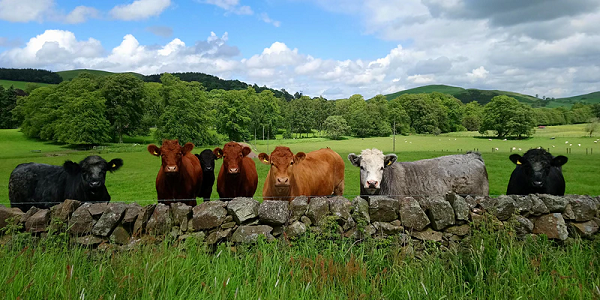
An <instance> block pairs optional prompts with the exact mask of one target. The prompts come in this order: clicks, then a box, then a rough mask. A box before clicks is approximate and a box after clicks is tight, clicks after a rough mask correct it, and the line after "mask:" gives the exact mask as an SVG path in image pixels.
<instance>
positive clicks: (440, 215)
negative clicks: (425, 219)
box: [427, 197, 455, 230]
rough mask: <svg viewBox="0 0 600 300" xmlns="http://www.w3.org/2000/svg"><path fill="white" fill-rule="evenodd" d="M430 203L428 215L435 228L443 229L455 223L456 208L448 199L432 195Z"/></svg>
mask: <svg viewBox="0 0 600 300" xmlns="http://www.w3.org/2000/svg"><path fill="white" fill-rule="evenodd" d="M429 205H430V207H429V210H428V211H427V216H429V221H431V227H432V228H433V229H435V230H442V229H444V228H446V227H448V226H450V225H454V223H455V222H454V210H453V209H452V206H451V205H450V203H449V202H448V201H446V200H445V199H443V198H440V197H431V198H430V199H429Z"/></svg>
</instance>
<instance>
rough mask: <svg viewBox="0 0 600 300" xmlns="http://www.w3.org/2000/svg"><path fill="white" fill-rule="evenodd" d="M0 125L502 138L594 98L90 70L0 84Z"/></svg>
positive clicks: (239, 137) (204, 141)
mask: <svg viewBox="0 0 600 300" xmlns="http://www.w3.org/2000/svg"><path fill="white" fill-rule="evenodd" d="M0 101H2V102H0V103H1V105H2V106H1V107H0V108H1V109H2V110H0V113H1V114H0V118H1V119H0V125H2V128H15V127H20V128H21V131H22V132H23V133H24V134H25V135H26V136H28V137H32V138H39V139H42V140H49V141H57V142H63V143H69V144H101V143H107V142H122V141H123V136H136V135H145V134H149V133H150V128H156V130H154V133H153V134H154V138H155V139H156V140H157V141H158V142H160V141H161V140H162V139H174V138H177V139H179V140H180V141H182V142H193V143H195V144H198V145H213V144H219V143H221V142H223V141H228V140H235V141H248V140H252V139H273V138H275V136H276V135H277V134H282V135H283V137H284V138H301V137H306V136H314V135H315V134H320V135H325V136H328V137H330V138H332V139H339V138H342V137H343V136H355V137H374V136H389V135H390V134H392V133H396V134H403V135H408V134H423V133H427V134H440V133H446V132H454V131H464V130H470V131H479V132H480V133H482V134H487V133H488V132H492V133H493V134H494V135H496V136H497V137H500V138H505V137H517V138H520V137H526V136H530V135H531V134H532V133H533V132H534V129H535V126H537V125H563V124H573V123H586V122H589V121H590V119H592V118H593V117H599V116H600V105H598V104H596V105H584V104H575V105H573V107H572V108H570V109H567V108H562V107H559V108H532V107H531V106H529V105H526V104H523V103H520V102H519V101H517V100H516V99H514V98H512V97H508V96H504V95H503V96H496V97H494V98H492V99H491V101H490V102H489V103H488V104H486V105H485V106H482V105H481V104H479V103H478V102H476V101H473V102H470V103H467V104H463V103H462V102H461V101H460V100H458V99H457V98H455V97H453V96H451V95H447V94H442V93H437V92H434V93H427V94H404V95H401V96H399V97H397V98H395V99H393V100H390V101H388V100H386V98H385V96H383V95H377V96H375V97H373V98H371V99H368V100H365V99H364V98H363V96H361V95H359V94H356V95H352V96H351V97H349V98H347V99H340V100H326V99H325V98H322V97H314V98H311V97H308V96H305V95H302V94H300V93H296V94H295V95H294V96H292V97H291V99H288V98H286V97H284V96H277V95H276V94H275V93H274V92H273V91H272V90H270V89H262V90H261V89H256V88H255V87H253V86H248V87H247V88H245V89H240V90H224V89H212V90H210V91H209V90H208V89H207V88H206V87H204V85H203V84H201V83H199V82H195V81H191V82H187V81H184V80H182V79H180V78H179V77H177V76H174V75H172V74H169V73H165V74H162V75H161V76H160V82H144V81H143V80H141V79H140V78H138V77H136V76H135V75H132V74H114V75H110V76H105V77H101V76H94V75H92V74H89V73H82V74H80V75H79V76H78V77H77V78H74V79H73V80H71V81H65V82H61V83H60V84H58V85H53V86H44V87H38V88H36V89H34V90H33V91H31V93H30V94H29V95H28V96H25V97H19V96H16V95H14V90H13V91H11V89H6V90H5V89H0Z"/></svg>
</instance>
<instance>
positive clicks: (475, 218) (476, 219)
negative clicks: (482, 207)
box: [471, 212, 485, 227]
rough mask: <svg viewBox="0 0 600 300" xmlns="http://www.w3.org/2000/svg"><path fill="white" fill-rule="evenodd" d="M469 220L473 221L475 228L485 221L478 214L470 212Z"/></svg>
mask: <svg viewBox="0 0 600 300" xmlns="http://www.w3.org/2000/svg"><path fill="white" fill-rule="evenodd" d="M471 220H472V221H473V225H474V226H475V227H479V226H481V225H482V224H483V222H484V221H485V217H484V216H483V215H480V214H478V213H474V212H472V213H471Z"/></svg>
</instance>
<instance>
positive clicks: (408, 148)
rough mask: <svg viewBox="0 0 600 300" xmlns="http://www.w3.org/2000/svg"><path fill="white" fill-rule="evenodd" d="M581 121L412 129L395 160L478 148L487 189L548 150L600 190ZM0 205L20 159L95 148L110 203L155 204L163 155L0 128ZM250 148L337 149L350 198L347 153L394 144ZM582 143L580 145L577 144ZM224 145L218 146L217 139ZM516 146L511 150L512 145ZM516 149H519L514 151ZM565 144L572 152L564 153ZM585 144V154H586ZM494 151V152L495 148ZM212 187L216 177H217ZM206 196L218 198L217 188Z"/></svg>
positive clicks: (352, 174)
mask: <svg viewBox="0 0 600 300" xmlns="http://www.w3.org/2000/svg"><path fill="white" fill-rule="evenodd" d="M583 128H584V125H567V126H554V127H551V126H549V127H546V128H545V129H538V130H537V132H536V134H535V136H534V137H532V138H530V139H525V140H500V139H491V140H490V138H488V137H482V136H481V135H479V134H478V133H474V132H459V133H451V134H444V135H440V136H430V135H415V136H412V135H411V136H396V152H395V153H396V154H397V155H398V160H399V161H415V160H419V159H425V158H433V157H437V156H442V155H448V154H456V153H464V152H466V151H467V150H478V151H480V152H481V153H482V156H483V159H484V161H485V163H486V167H487V171H488V176H489V181H490V194H492V195H500V194H505V193H506V186H507V184H508V179H509V177H510V173H511V172H512V170H513V169H514V165H513V164H512V163H511V162H510V160H509V159H508V156H509V155H510V154H511V153H520V154H522V153H523V152H525V151H526V150H527V149H530V148H533V147H543V148H546V149H549V150H550V152H551V153H552V154H554V155H566V156H567V157H569V162H568V163H567V164H566V165H565V166H564V167H563V174H564V176H565V180H566V183H567V187H566V193H567V194H590V195H599V194H600V185H598V184H597V180H598V175H597V174H600V147H599V146H598V143H594V141H597V140H598V138H597V137H592V138H589V137H586V136H585V132H584V131H583ZM0 140H2V141H3V142H2V143H1V144H0V162H1V163H0V204H5V205H7V204H8V179H9V176H10V173H11V172H12V170H13V169H14V168H15V167H16V166H17V165H18V164H20V163H25V162H38V163H47V164H54V165H60V164H62V163H63V162H64V161H65V160H73V161H77V162H79V161H80V160H82V159H83V158H85V157H86V156H88V155H92V154H99V155H100V156H102V157H103V158H104V159H107V160H110V159H113V158H121V159H123V161H124V165H123V167H122V168H121V169H120V170H118V171H116V172H115V173H112V174H107V176H106V186H107V188H108V191H109V193H110V194H111V196H112V199H113V201H121V202H137V203H139V204H141V205H145V204H148V203H156V190H155V187H154V182H155V179H156V174H157V173H158V168H159V166H160V159H159V158H157V157H154V156H152V155H150V154H149V153H148V152H147V150H146V146H147V145H148V144H149V143H152V138H151V137H136V138H130V139H127V140H126V143H123V144H108V145H104V146H99V147H96V149H90V150H81V149H80V147H79V148H78V147H69V146H65V145H60V144H56V143H51V142H41V141H36V140H31V139H27V138H25V137H24V136H23V135H22V134H21V133H20V132H19V131H18V130H10V129H7V130H0ZM250 143H251V144H252V146H253V151H254V152H256V153H257V154H258V153H260V152H268V153H270V152H271V151H273V149H274V147H275V146H276V145H285V146H288V147H290V148H291V149H292V151H293V152H294V153H296V152H299V151H304V152H310V151H312V150H316V149H320V148H324V147H330V148H331V149H333V150H334V151H336V152H337V153H339V154H340V156H342V158H343V159H344V161H345V163H346V170H345V180H346V184H345V191H344V195H345V196H346V197H347V198H350V199H352V198H354V197H355V196H356V195H358V194H359V169H358V168H356V167H354V166H352V165H351V164H350V162H349V161H348V160H347V156H348V154H349V153H352V152H353V153H356V154H358V153H360V151H361V150H363V149H366V148H378V149H380V150H382V151H383V152H384V153H391V152H392V150H393V138H392V137H379V138H365V139H360V138H348V139H345V140H340V141H332V140H329V139H326V138H303V139H291V140H280V139H278V140H275V141H273V140H272V141H262V140H258V141H256V143H254V141H250ZM579 145H581V146H579ZM216 146H217V145H211V146H200V147H196V148H194V150H193V153H200V152H201V151H202V150H203V149H206V148H208V149H214V148H215V147H216ZM218 146H219V147H222V146H223V145H218ZM513 147H514V148H515V150H512V152H511V149H512V148H513ZM519 148H521V151H519V150H518V149H519ZM567 148H570V149H571V153H569V154H567ZM586 148H587V151H588V154H587V155H586ZM496 149H497V150H496ZM255 163H256V167H257V171H258V177H259V182H258V188H257V191H256V194H255V197H256V199H259V200H260V199H261V196H262V187H263V184H264V180H265V178H266V176H267V173H268V171H269V166H267V165H264V164H262V163H261V162H259V161H258V160H256V161H255ZM221 164H222V160H217V161H216V172H218V170H219V168H220V167H221ZM215 186H216V182H215ZM211 198H218V194H217V192H216V188H214V189H213V194H212V196H211Z"/></svg>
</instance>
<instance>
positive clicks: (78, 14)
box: [65, 6, 100, 24]
mask: <svg viewBox="0 0 600 300" xmlns="http://www.w3.org/2000/svg"><path fill="white" fill-rule="evenodd" d="M99 15H100V13H99V12H98V10H97V9H95V8H93V7H88V6H77V7H75V9H73V10H72V11H71V12H70V13H69V14H68V15H67V16H66V17H65V23H69V24H78V23H83V22H85V21H87V19H88V18H98V16H99Z"/></svg>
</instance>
